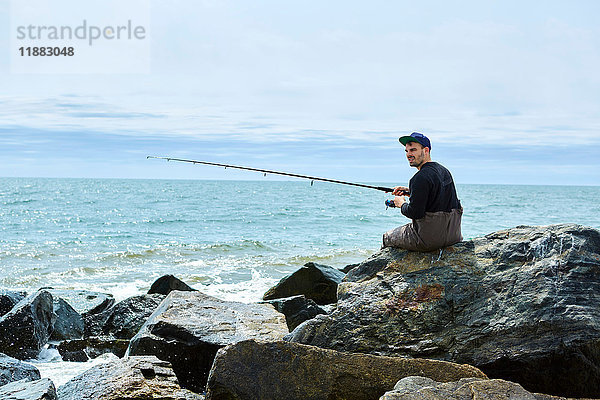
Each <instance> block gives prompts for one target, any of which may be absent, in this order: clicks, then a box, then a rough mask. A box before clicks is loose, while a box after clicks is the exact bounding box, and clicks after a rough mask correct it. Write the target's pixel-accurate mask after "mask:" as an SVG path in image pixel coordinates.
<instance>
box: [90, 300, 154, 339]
mask: <svg viewBox="0 0 600 400" xmlns="http://www.w3.org/2000/svg"><path fill="white" fill-rule="evenodd" d="M164 298H165V296H164V295H162V294H144V295H140V296H133V297H129V298H127V299H125V300H123V301H120V302H118V303H117V304H115V305H113V306H111V307H109V308H108V309H106V310H104V311H103V312H101V313H98V314H94V315H89V316H88V317H86V319H85V324H86V332H85V333H86V337H90V336H110V337H114V338H117V339H131V338H132V337H133V336H134V335H135V334H136V333H137V332H138V331H139V330H140V328H141V327H142V325H144V322H146V320H147V319H148V317H149V316H150V315H152V313H153V312H154V310H156V307H158V305H159V304H160V302H161V301H162V300H163V299H164Z"/></svg>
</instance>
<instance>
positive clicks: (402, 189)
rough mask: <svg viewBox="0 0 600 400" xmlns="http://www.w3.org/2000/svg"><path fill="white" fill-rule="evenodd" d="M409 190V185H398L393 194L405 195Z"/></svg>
mask: <svg viewBox="0 0 600 400" xmlns="http://www.w3.org/2000/svg"><path fill="white" fill-rule="evenodd" d="M408 192H409V189H408V188H407V187H405V186H396V187H395V188H394V191H393V192H392V194H393V195H394V196H403V195H405V194H408Z"/></svg>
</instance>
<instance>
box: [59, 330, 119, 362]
mask: <svg viewBox="0 0 600 400" xmlns="http://www.w3.org/2000/svg"><path fill="white" fill-rule="evenodd" d="M128 346H129V340H127V339H115V338H112V337H105V336H99V337H89V338H85V339H75V340H65V341H62V342H61V343H60V344H59V345H58V346H57V350H58V352H59V353H60V356H61V357H62V359H63V361H74V362H84V361H87V360H89V359H93V358H96V357H98V356H100V355H102V354H106V353H113V354H114V355H116V356H117V357H123V356H124V355H125V352H126V351H127V347H128Z"/></svg>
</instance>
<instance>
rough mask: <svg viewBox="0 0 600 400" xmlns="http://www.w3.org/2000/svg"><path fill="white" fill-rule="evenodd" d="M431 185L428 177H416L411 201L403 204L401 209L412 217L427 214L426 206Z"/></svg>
mask: <svg viewBox="0 0 600 400" xmlns="http://www.w3.org/2000/svg"><path fill="white" fill-rule="evenodd" d="M429 191H430V185H429V182H428V181H427V179H424V177H423V178H421V179H415V180H414V181H413V182H411V187H410V203H404V204H402V208H400V211H401V212H402V214H404V215H405V216H406V217H408V218H410V219H420V218H423V217H424V216H425V208H426V207H427V200H428V199H429Z"/></svg>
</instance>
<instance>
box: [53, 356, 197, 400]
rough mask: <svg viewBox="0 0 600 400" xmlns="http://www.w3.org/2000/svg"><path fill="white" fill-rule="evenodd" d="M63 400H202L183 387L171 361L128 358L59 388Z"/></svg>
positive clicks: (99, 367)
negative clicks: (178, 380)
mask: <svg viewBox="0 0 600 400" xmlns="http://www.w3.org/2000/svg"><path fill="white" fill-rule="evenodd" d="M58 396H59V398H60V400H82V399H86V400H139V399H161V400H201V399H202V396H200V395H198V394H195V393H191V392H190V391H188V390H184V389H182V388H181V387H180V386H179V383H178V382H177V378H176V376H175V374H174V373H173V369H172V368H171V365H170V364H169V363H168V362H165V361H161V360H159V359H157V358H156V357H128V358H124V359H120V360H115V361H111V362H108V363H105V364H100V365H97V366H95V367H92V368H90V369H88V370H87V371H85V372H84V373H82V374H81V375H78V376H76V377H75V378H73V379H71V380H70V381H68V382H67V383H65V384H64V385H62V386H60V387H59V388H58Z"/></svg>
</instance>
